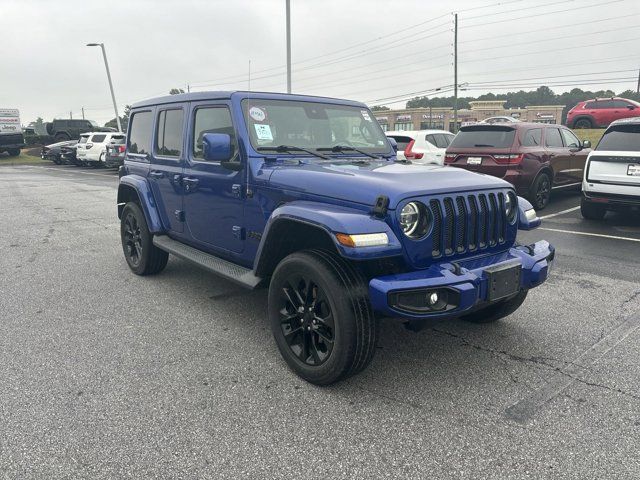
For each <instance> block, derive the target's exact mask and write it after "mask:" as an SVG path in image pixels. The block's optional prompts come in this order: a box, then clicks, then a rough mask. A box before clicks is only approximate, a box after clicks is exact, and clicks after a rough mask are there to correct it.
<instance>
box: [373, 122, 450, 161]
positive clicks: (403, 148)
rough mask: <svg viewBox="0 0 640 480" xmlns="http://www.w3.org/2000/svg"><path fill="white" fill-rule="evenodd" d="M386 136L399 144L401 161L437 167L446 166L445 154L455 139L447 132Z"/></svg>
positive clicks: (391, 133)
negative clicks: (433, 164) (431, 164)
mask: <svg viewBox="0 0 640 480" xmlns="http://www.w3.org/2000/svg"><path fill="white" fill-rule="evenodd" d="M385 134H386V135H387V137H391V138H393V139H394V140H395V141H396V143H397V144H398V159H399V160H412V161H413V162H415V163H435V164H437V165H444V152H445V150H446V149H447V147H448V146H449V144H450V143H451V140H453V137H455V135H454V134H453V133H451V132H447V131H446V130H407V131H400V130H399V131H390V132H385Z"/></svg>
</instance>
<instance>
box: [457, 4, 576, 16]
mask: <svg viewBox="0 0 640 480" xmlns="http://www.w3.org/2000/svg"><path fill="white" fill-rule="evenodd" d="M571 2H575V0H563V1H561V2H550V3H544V4H536V5H533V6H531V7H524V8H518V9H515V10H503V11H501V12H495V13H484V14H482V15H475V16H473V17H464V18H463V20H473V19H474V18H484V17H492V16H494V15H504V14H507V13H513V12H521V11H523V10H532V9H538V8H544V7H550V6H551V5H560V4H563V3H571Z"/></svg>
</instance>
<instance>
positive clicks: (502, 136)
mask: <svg viewBox="0 0 640 480" xmlns="http://www.w3.org/2000/svg"><path fill="white" fill-rule="evenodd" d="M515 135H516V131H515V129H513V128H509V127H498V126H495V127H489V126H481V127H467V128H465V127H463V129H462V130H460V131H459V132H458V134H457V135H456V136H455V137H454V139H453V141H452V142H451V147H452V148H510V147H511V146H512V145H513V139H514V137H515Z"/></svg>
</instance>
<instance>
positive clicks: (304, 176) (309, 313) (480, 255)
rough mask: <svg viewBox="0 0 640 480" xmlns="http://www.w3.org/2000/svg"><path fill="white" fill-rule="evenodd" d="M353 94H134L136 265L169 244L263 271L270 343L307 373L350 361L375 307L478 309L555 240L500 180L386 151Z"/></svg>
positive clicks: (129, 225)
mask: <svg viewBox="0 0 640 480" xmlns="http://www.w3.org/2000/svg"><path fill="white" fill-rule="evenodd" d="M394 147H395V145H394V142H393V141H392V140H388V139H387V138H386V137H385V135H384V133H383V131H382V129H381V128H380V126H379V125H378V123H377V122H376V120H375V118H374V116H373V115H372V113H371V112H370V111H369V109H368V108H367V107H366V106H365V105H363V104H362V103H357V102H351V101H346V100H337V99H333V98H321V97H309V96H301V95H285V94H272V93H253V92H198V93H189V94H181V95H172V96H168V97H162V98H157V99H153V100H148V101H143V102H140V103H137V104H135V105H133V107H132V109H131V120H130V123H129V132H128V136H127V148H126V157H125V164H124V165H123V166H122V167H121V169H120V184H119V188H118V217H119V218H120V220H121V236H122V247H123V250H124V255H125V258H126V261H127V263H128V264H129V267H130V268H131V270H133V272H134V273H136V274H138V275H149V274H154V273H158V272H160V271H161V270H162V269H163V268H164V267H165V266H166V264H167V259H168V256H169V254H173V255H175V256H177V257H180V258H182V259H185V260H188V261H190V262H192V263H194V264H196V265H198V266H200V267H202V268H204V269H206V270H208V271H211V272H214V273H216V274H218V275H221V276H222V277H224V278H227V279H229V280H231V281H234V282H236V283H238V284H240V285H242V286H244V287H247V288H250V289H254V288H257V287H259V286H262V285H264V286H268V288H269V293H268V315H269V321H270V323H271V328H272V330H273V335H274V337H275V341H276V344H277V345H278V348H279V349H280V352H281V353H282V356H283V357H284V359H285V360H286V362H287V363H288V365H289V366H290V367H291V368H292V369H293V370H294V371H295V372H296V373H297V374H298V375H300V376H301V377H302V378H304V379H305V380H307V381H309V382H312V383H316V384H330V383H333V382H336V381H338V380H341V379H343V378H346V377H347V376H350V375H354V374H356V373H358V372H360V371H361V370H363V369H364V368H365V367H366V366H367V365H368V364H369V362H370V361H371V359H372V357H373V354H374V352H375V347H376V340H377V336H378V328H377V322H376V318H377V317H380V316H389V317H396V318H400V319H404V320H405V321H406V322H407V324H408V326H409V327H412V328H414V329H416V328H419V327H420V326H421V325H422V324H423V323H424V322H426V321H428V320H431V319H454V318H462V319H464V320H468V321H472V322H479V323H486V322H493V321H495V320H498V319H499V318H502V317H504V316H506V315H509V314H510V313H512V312H514V311H515V310H516V309H517V308H518V307H519V306H520V305H521V304H522V302H523V301H524V299H525V298H526V296H527V292H528V290H529V289H530V288H533V287H535V286H537V285H540V284H541V283H542V282H544V281H545V280H546V278H547V274H548V272H549V268H550V266H551V261H552V260H553V256H554V249H553V247H552V246H551V245H549V243H547V242H546V241H539V242H537V243H535V244H532V245H517V244H516V234H517V231H518V229H519V228H520V229H524V230H529V229H532V228H535V227H537V226H538V225H539V224H540V220H539V219H538V217H537V216H536V212H535V210H533V208H532V207H531V204H529V203H528V202H527V201H526V200H524V199H522V198H518V197H517V196H516V194H515V192H514V190H513V187H512V186H511V185H510V184H508V183H507V182H504V181H502V180H500V179H497V178H494V177H490V176H486V175H478V174H475V173H472V172H468V171H464V170H460V169H454V168H450V167H439V166H424V165H414V164H411V163H410V162H407V161H402V162H400V161H398V160H397V158H396V155H395V148H394Z"/></svg>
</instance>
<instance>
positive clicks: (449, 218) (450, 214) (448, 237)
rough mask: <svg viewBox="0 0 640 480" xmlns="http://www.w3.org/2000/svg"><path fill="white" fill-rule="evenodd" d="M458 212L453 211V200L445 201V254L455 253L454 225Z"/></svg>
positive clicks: (446, 199)
mask: <svg viewBox="0 0 640 480" xmlns="http://www.w3.org/2000/svg"><path fill="white" fill-rule="evenodd" d="M455 215H456V212H455V211H454V209H453V200H451V199H450V198H445V199H444V222H445V225H444V254H445V255H451V254H452V253H453V241H454V239H453V225H454V223H453V222H454V220H455Z"/></svg>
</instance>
